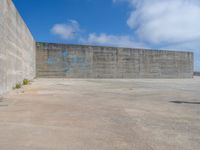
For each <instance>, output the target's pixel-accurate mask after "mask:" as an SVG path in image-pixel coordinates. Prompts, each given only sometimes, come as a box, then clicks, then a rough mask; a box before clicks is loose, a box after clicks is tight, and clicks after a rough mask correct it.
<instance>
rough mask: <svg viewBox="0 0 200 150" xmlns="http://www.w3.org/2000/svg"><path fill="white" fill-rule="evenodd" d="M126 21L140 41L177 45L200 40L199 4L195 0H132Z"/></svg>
mask: <svg viewBox="0 0 200 150" xmlns="http://www.w3.org/2000/svg"><path fill="white" fill-rule="evenodd" d="M131 4H133V7H135V9H134V10H133V11H132V12H131V15H130V17H129V19H128V21H127V23H128V25H129V27H130V28H131V29H134V30H136V33H137V35H138V36H139V37H140V38H141V40H145V41H147V42H150V43H161V42H168V43H177V42H187V41H193V40H197V39H200V28H199V27H200V5H199V4H198V3H197V2H196V1H195V0H173V1H172V0H162V1H161V0H153V1H149V0H148V1H147V0H142V1H141V0H140V2H139V0H138V1H136V0H132V2H131Z"/></svg>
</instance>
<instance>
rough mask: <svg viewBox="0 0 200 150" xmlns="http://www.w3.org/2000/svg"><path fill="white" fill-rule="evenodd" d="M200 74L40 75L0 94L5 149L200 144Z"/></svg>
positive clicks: (160, 149)
mask: <svg viewBox="0 0 200 150" xmlns="http://www.w3.org/2000/svg"><path fill="white" fill-rule="evenodd" d="M199 83H200V78H197V77H196V78H194V79H184V80H181V79H179V80H172V79H171V80H161V79H156V80H152V79H148V80H143V79H142V80H141V79H138V80H105V79H104V80H78V79H77V80H75V79H73V80H72V79H71V80H70V79H37V80H35V81H34V82H33V83H32V85H30V86H25V87H24V88H23V89H21V90H19V91H18V90H16V91H13V92H11V93H10V94H9V95H5V96H4V98H2V99H1V102H0V133H1V134H0V149H1V150H68V149H69V150H199V147H200V142H199V141H200V98H199V93H200V84H199Z"/></svg>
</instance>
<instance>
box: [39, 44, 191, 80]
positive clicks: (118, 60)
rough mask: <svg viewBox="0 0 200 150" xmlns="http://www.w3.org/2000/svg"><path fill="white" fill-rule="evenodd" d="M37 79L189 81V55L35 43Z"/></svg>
mask: <svg viewBox="0 0 200 150" xmlns="http://www.w3.org/2000/svg"><path fill="white" fill-rule="evenodd" d="M36 47H37V49H36V51H37V52H36V60H37V61H36V68H37V69H36V70H37V77H47V78H48V77H64V78H131V79H132V78H192V77H193V53H191V52H180V51H179V52H178V51H165V50H162V51H161V50H149V49H137V48H117V47H104V46H87V45H66V44H53V43H36Z"/></svg>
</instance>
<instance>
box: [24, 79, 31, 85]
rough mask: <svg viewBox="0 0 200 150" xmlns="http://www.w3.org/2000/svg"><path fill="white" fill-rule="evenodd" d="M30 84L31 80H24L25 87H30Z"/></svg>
mask: <svg viewBox="0 0 200 150" xmlns="http://www.w3.org/2000/svg"><path fill="white" fill-rule="evenodd" d="M30 82H31V81H30V80H28V79H24V80H23V85H28V84H30Z"/></svg>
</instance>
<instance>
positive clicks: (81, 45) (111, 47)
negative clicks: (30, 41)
mask: <svg viewBox="0 0 200 150" xmlns="http://www.w3.org/2000/svg"><path fill="white" fill-rule="evenodd" d="M49 45H55V46H72V47H74V46H80V47H94V48H97V47H99V48H110V49H132V50H145V51H155V52H173V53H188V54H191V55H193V52H191V51H190V50H173V49H153V48H137V47H135V48H133V47H117V46H116V47H115V46H102V45H87V44H65V43H51V42H50V43H49V42H36V46H49Z"/></svg>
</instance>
